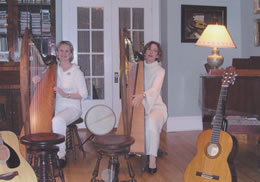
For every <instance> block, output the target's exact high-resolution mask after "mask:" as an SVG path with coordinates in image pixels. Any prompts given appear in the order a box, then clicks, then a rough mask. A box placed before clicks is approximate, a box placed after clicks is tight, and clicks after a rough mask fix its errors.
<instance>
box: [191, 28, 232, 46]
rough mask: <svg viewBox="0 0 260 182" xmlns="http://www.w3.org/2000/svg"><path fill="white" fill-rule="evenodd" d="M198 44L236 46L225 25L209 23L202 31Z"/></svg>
mask: <svg viewBox="0 0 260 182" xmlns="http://www.w3.org/2000/svg"><path fill="white" fill-rule="evenodd" d="M195 45H196V46H203V47H215V48H236V45H235V44H234V42H233V40H232V38H231V36H230V34H229V33H228V31H227V29H226V27H225V26H224V25H210V24H209V25H208V26H207V27H206V28H205V30H204V31H203V32H202V34H201V36H200V38H199V39H198V41H197V42H196V44H195Z"/></svg>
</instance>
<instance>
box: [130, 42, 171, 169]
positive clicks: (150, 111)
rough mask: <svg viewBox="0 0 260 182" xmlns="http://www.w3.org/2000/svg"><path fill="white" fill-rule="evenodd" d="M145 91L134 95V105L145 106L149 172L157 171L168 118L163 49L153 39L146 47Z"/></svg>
mask: <svg viewBox="0 0 260 182" xmlns="http://www.w3.org/2000/svg"><path fill="white" fill-rule="evenodd" d="M144 57H145V62H144V90H145V91H144V92H143V93H141V94H136V95H134V96H133V100H132V104H133V105H134V106H136V105H139V104H140V103H142V104H143V105H144V108H145V144H146V154H147V155H149V173H150V174H154V173H156V171H157V166H156V157H157V153H158V149H159V145H160V133H161V130H162V127H163V125H164V123H165V122H166V120H167V117H168V114H167V107H166V105H165V104H164V102H163V100H162V97H161V89H162V85H163V80H164V76H165V70H164V69H163V68H162V67H161V65H160V64H159V62H160V61H161V58H162V49H161V46H160V44H159V43H158V42H155V41H151V42H149V43H147V44H146V45H145V47H144Z"/></svg>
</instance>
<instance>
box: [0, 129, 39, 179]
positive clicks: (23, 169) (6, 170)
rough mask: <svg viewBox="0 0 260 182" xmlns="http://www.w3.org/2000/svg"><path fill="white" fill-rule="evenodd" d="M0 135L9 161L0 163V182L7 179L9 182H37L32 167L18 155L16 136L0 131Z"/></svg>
mask: <svg viewBox="0 0 260 182" xmlns="http://www.w3.org/2000/svg"><path fill="white" fill-rule="evenodd" d="M0 134H1V136H2V139H3V142H4V145H5V146H6V147H7V148H8V149H9V151H10V157H9V159H8V160H7V161H6V162H2V163H0V181H2V180H7V179H8V181H10V182H37V177H36V175H35V173H34V171H33V169H32V167H31V166H30V164H29V163H28V162H27V161H26V160H25V159H24V158H23V156H22V154H21V153H20V150H19V142H18V138H17V136H16V135H15V134H14V133H13V132H10V131H0ZM0 155H2V154H1V153H0Z"/></svg>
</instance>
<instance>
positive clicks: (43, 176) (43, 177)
mask: <svg viewBox="0 0 260 182" xmlns="http://www.w3.org/2000/svg"><path fill="white" fill-rule="evenodd" d="M47 180H48V171H47V164H46V153H45V152H41V156H40V174H39V181H40V182H47Z"/></svg>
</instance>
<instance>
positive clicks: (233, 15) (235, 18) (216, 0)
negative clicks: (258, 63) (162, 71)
mask: <svg viewBox="0 0 260 182" xmlns="http://www.w3.org/2000/svg"><path fill="white" fill-rule="evenodd" d="M182 4H187V5H207V6H226V7H227V28H228V30H229V32H230V34H231V36H232V38H233V40H234V42H235V44H236V45H237V49H221V50H220V54H221V55H222V56H224V59H225V60H224V64H223V67H226V66H229V65H231V63H232V58H236V57H241V16H240V11H239V10H240V9H241V8H240V1H238V0H210V1H208V0H162V7H164V8H167V9H166V10H165V9H164V10H163V11H162V21H164V20H166V21H167V23H165V22H164V23H162V25H165V24H167V26H162V32H166V33H162V41H163V42H162V43H163V45H164V48H165V47H167V49H166V50H167V57H166V58H167V59H168V60H164V61H165V62H167V61H168V62H167V64H166V63H164V64H165V65H166V66H167V70H168V72H167V83H165V84H166V85H168V88H167V89H168V90H167V92H166V93H168V99H167V102H168V112H169V119H168V122H167V127H166V128H167V131H180V130H192V129H201V128H202V121H201V109H200V105H199V98H200V95H199V94H200V92H199V90H200V74H201V73H205V68H204V64H205V63H206V59H207V56H208V55H210V54H211V49H210V48H206V47H196V46H195V45H194V43H181V5H182ZM165 11H167V13H165ZM165 29H166V30H165Z"/></svg>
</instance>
